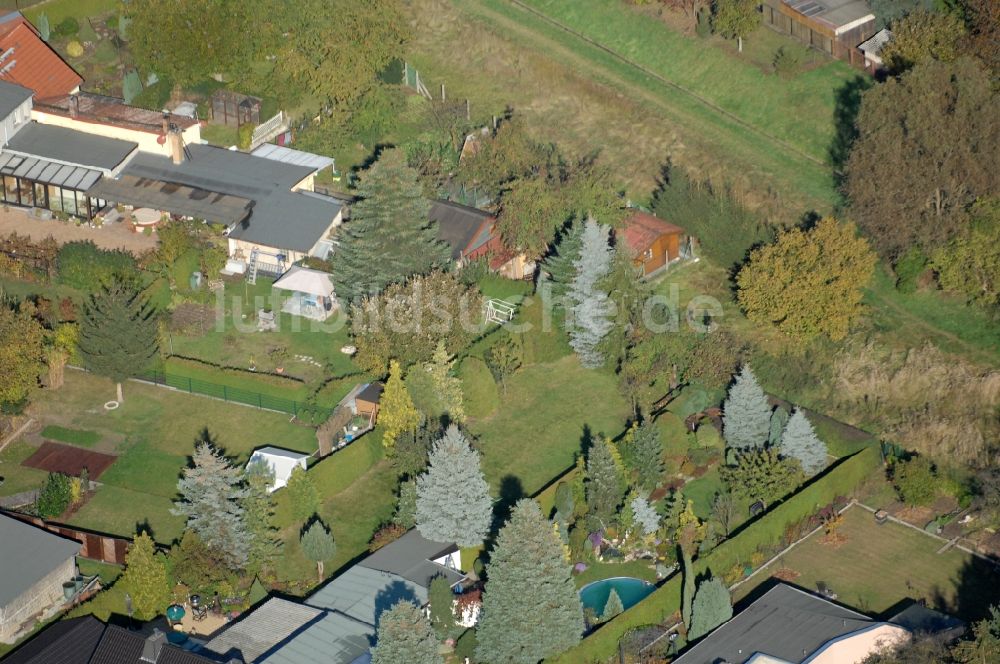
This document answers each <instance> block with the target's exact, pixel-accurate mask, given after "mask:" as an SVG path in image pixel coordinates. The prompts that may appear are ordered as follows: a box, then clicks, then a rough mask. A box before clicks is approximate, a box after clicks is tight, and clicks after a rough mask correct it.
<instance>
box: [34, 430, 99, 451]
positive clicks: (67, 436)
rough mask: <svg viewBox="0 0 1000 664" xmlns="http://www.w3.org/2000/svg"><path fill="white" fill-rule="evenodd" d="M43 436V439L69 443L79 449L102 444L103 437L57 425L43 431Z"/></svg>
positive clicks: (92, 432)
mask: <svg viewBox="0 0 1000 664" xmlns="http://www.w3.org/2000/svg"><path fill="white" fill-rule="evenodd" d="M41 436H42V438H49V439H50V440H58V441H59V442H61V443H69V444H70V445H76V446H78V447H93V446H94V445H97V443H99V442H101V436H100V435H99V434H98V433H96V432H94V431H83V430H81V429H68V428H66V427H61V426H59V425H57V424H50V425H49V426H47V427H45V428H44V429H42V434H41Z"/></svg>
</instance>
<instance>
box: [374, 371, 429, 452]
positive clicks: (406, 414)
mask: <svg viewBox="0 0 1000 664" xmlns="http://www.w3.org/2000/svg"><path fill="white" fill-rule="evenodd" d="M378 420H379V424H380V425H381V426H382V445H383V446H384V447H385V448H386V450H387V451H388V452H387V453H388V454H390V456H391V453H392V451H393V448H394V447H395V445H396V439H397V438H398V437H399V436H400V435H401V434H402V433H404V432H406V431H415V430H416V428H417V427H418V426H420V413H419V412H418V411H417V408H416V406H414V405H413V399H412V398H411V397H410V392H409V390H407V389H406V383H404V382H403V369H402V367H400V365H399V361H398V360H389V379H388V380H386V381H385V391H383V392H382V400H381V403H380V404H379V416H378Z"/></svg>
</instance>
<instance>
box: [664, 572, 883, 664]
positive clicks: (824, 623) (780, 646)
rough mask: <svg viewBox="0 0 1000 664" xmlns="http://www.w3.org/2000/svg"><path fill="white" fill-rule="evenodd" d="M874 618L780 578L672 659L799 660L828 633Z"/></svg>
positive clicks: (695, 662)
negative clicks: (761, 656)
mask: <svg viewBox="0 0 1000 664" xmlns="http://www.w3.org/2000/svg"><path fill="white" fill-rule="evenodd" d="M876 624H878V623H876V622H874V621H873V620H872V619H871V618H869V617H868V616H866V615H863V614H861V613H858V612H857V611H851V610H850V609H847V608H844V607H842V606H840V605H838V604H834V603H833V602H830V601H827V600H825V599H823V598H821V597H816V596H815V595H811V594H809V593H807V592H804V591H802V590H799V589H797V588H793V587H792V586H789V585H786V584H784V583H780V584H778V585H776V586H775V587H774V588H772V589H771V590H769V591H767V592H766V593H765V594H764V595H763V596H762V597H761V598H760V599H758V600H757V601H755V602H754V603H753V604H751V605H750V606H748V607H747V608H745V609H744V610H742V611H740V612H739V613H738V614H737V615H736V616H734V617H733V618H732V619H731V620H730V621H729V622H727V623H725V624H723V625H722V626H721V627H719V628H717V629H716V630H715V631H714V632H712V633H710V634H709V635H708V636H706V637H705V638H704V639H702V640H701V641H699V642H698V643H697V644H695V646H694V647H692V648H691V649H690V650H688V651H687V652H686V653H684V654H683V655H681V656H680V657H678V658H677V659H676V660H674V664H716V663H717V662H745V661H747V660H748V659H749V658H750V656H751V655H752V654H754V653H764V654H767V655H770V656H772V657H777V658H779V659H783V660H787V661H789V662H801V661H802V660H803V659H805V658H806V657H807V656H808V655H810V654H812V653H813V652H815V651H816V650H817V649H818V648H819V647H820V646H822V645H823V644H825V643H826V642H828V641H830V640H831V639H834V638H836V637H838V636H843V635H844V634H849V633H851V632H855V631H857V630H859V629H864V628H867V627H872V626H875V625H876Z"/></svg>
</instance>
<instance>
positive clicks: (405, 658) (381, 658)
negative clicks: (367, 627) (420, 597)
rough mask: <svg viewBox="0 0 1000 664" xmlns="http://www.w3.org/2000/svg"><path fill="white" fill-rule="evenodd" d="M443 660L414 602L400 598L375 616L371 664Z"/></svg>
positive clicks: (436, 663) (428, 663)
mask: <svg viewBox="0 0 1000 664" xmlns="http://www.w3.org/2000/svg"><path fill="white" fill-rule="evenodd" d="M403 662H406V664H444V658H443V657H442V656H441V654H440V653H439V652H438V642H437V638H436V637H435V636H434V631H433V630H432V629H431V625H430V623H429V622H428V621H427V618H426V617H425V616H424V612H423V611H421V610H420V609H419V608H418V607H417V606H416V605H415V604H413V603H412V602H410V601H407V600H402V601H400V602H399V603H397V604H396V605H395V606H393V607H392V608H391V609H389V610H388V611H385V612H384V613H382V615H381V616H379V620H378V633H377V635H376V637H375V647H374V648H372V661H371V664H402V663H403Z"/></svg>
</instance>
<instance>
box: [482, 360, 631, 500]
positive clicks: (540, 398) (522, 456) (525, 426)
mask: <svg viewBox="0 0 1000 664" xmlns="http://www.w3.org/2000/svg"><path fill="white" fill-rule="evenodd" d="M627 416H628V406H627V404H626V403H625V400H624V399H623V398H622V397H621V396H620V395H619V394H618V386H617V383H616V381H615V377H614V376H612V375H611V374H609V373H608V372H604V371H598V370H593V369H584V368H582V367H581V366H580V362H579V361H578V360H577V359H576V357H575V356H569V357H564V358H562V359H561V360H558V361H556V362H552V363H550V364H536V365H532V366H529V367H525V368H524V369H522V370H521V371H519V372H518V373H517V374H515V375H514V377H513V378H511V379H509V381H508V387H507V395H506V397H504V396H503V395H501V406H500V410H499V411H498V412H497V414H496V415H494V416H493V417H490V418H488V419H485V420H480V421H475V422H470V423H469V429H470V430H471V431H472V433H473V434H474V435H475V436H476V437H477V438H478V439H479V449H480V450H481V451H482V454H483V472H484V473H485V474H486V478H487V479H488V480H489V481H490V484H491V486H492V487H493V489H494V491H496V490H498V488H499V487H500V484H501V482H502V481H503V480H504V478H505V477H507V476H513V477H516V478H517V479H518V480H519V481H520V484H521V489H522V490H523V491H524V493H525V495H532V494H534V493H535V492H537V491H538V490H539V489H541V488H542V487H543V486H545V484H546V483H547V482H549V481H550V480H551V479H552V478H554V477H556V476H557V475H559V474H561V473H562V472H563V471H565V470H566V469H567V468H569V467H570V466H572V465H573V462H574V455H575V454H576V453H577V452H579V451H580V449H581V447H580V443H581V441H582V439H583V437H584V434H585V432H589V435H591V436H595V437H596V436H597V435H599V434H604V435H607V436H617V435H618V434H619V433H621V431H622V429H623V428H624V426H625V419H626V417H627Z"/></svg>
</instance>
